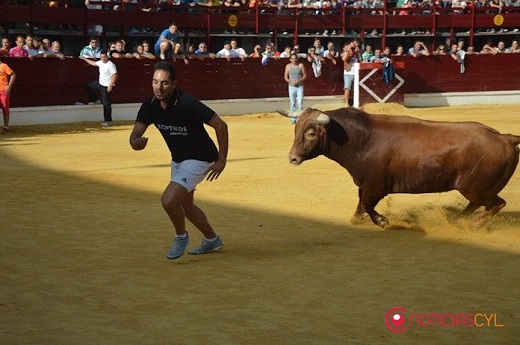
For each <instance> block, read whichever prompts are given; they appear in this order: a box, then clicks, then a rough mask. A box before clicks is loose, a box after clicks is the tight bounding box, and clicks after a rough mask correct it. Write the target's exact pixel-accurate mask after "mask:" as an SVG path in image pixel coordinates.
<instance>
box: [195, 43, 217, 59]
mask: <svg viewBox="0 0 520 345" xmlns="http://www.w3.org/2000/svg"><path fill="white" fill-rule="evenodd" d="M195 56H196V57H197V58H198V59H200V60H202V59H205V58H212V59H214V58H215V57H216V55H215V54H213V53H210V52H209V51H208V45H207V44H206V42H200V43H199V48H198V49H197V50H195Z"/></svg>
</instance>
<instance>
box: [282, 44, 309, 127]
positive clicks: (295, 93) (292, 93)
mask: <svg viewBox="0 0 520 345" xmlns="http://www.w3.org/2000/svg"><path fill="white" fill-rule="evenodd" d="M289 61H290V62H289V63H288V64H287V65H285V72H284V79H285V81H286V82H287V83H288V84H289V101H290V105H291V109H290V116H291V123H293V124H294V123H296V117H294V116H295V112H301V111H302V110H303V82H304V81H305V79H307V72H306V71H305V66H304V65H303V64H302V63H301V62H300V63H299V62H298V55H296V54H294V53H292V54H291V56H290V57H289Z"/></svg>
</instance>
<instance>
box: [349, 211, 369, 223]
mask: <svg viewBox="0 0 520 345" xmlns="http://www.w3.org/2000/svg"><path fill="white" fill-rule="evenodd" d="M367 216H368V214H366V213H361V214H354V215H353V216H352V218H350V223H351V224H352V225H358V224H361V223H363V222H364V221H365V220H366V219H367Z"/></svg>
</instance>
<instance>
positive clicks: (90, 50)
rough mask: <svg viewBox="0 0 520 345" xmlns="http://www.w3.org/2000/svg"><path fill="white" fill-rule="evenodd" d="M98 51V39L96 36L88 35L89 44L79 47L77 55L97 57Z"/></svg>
mask: <svg viewBox="0 0 520 345" xmlns="http://www.w3.org/2000/svg"><path fill="white" fill-rule="evenodd" d="M114 49H115V45H114ZM100 52H101V49H100V48H99V41H98V39H97V37H90V40H89V44H88V45H86V46H85V47H83V49H81V51H80V52H79V56H81V57H84V58H87V59H99V53H100Z"/></svg>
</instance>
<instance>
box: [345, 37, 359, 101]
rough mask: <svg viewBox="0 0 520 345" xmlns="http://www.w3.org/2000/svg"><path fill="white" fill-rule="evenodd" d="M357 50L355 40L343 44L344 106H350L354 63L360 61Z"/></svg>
mask: <svg viewBox="0 0 520 345" xmlns="http://www.w3.org/2000/svg"><path fill="white" fill-rule="evenodd" d="M356 50H357V42H355V41H352V42H350V43H348V44H345V45H344V46H343V52H342V53H341V60H343V83H344V90H345V93H344V97H345V107H349V106H350V103H349V102H350V93H351V91H352V86H353V85H354V77H355V72H354V68H353V67H354V64H355V63H359V62H360V61H361V57H360V56H359V53H357V52H356Z"/></svg>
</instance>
